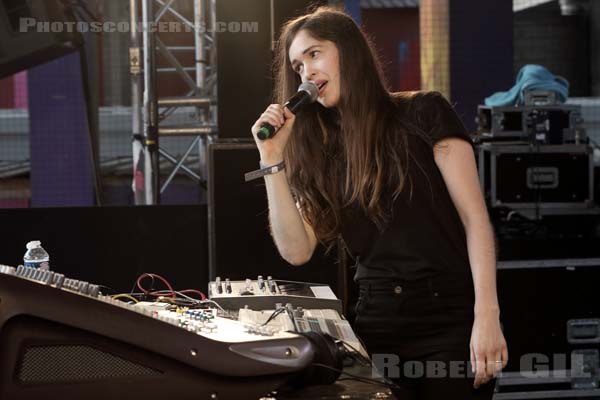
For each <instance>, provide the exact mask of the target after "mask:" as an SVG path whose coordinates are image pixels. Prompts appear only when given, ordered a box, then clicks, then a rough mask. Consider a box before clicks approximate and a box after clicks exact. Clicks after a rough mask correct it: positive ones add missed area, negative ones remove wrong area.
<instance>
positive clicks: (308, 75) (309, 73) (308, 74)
mask: <svg viewBox="0 0 600 400" xmlns="http://www.w3.org/2000/svg"><path fill="white" fill-rule="evenodd" d="M314 76H315V71H314V70H313V69H312V68H311V67H308V66H307V67H306V68H305V69H304V80H305V81H310V80H311V79H313V78H314Z"/></svg>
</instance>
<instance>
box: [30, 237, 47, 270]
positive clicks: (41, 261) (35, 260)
mask: <svg viewBox="0 0 600 400" xmlns="http://www.w3.org/2000/svg"><path fill="white" fill-rule="evenodd" d="M23 263H24V265H25V266H26V267H32V268H41V269H46V270H47V269H50V256H49V255H48V253H47V252H46V250H44V248H43V247H42V242H40V241H39V240H33V241H31V242H29V243H27V251H26V252H25V255H24V256H23Z"/></svg>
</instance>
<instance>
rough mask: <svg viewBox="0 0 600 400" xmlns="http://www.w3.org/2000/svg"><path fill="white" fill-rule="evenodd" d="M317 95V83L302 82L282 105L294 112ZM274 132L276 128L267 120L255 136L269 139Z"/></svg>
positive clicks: (313, 99) (312, 100)
mask: <svg viewBox="0 0 600 400" xmlns="http://www.w3.org/2000/svg"><path fill="white" fill-rule="evenodd" d="M317 97H319V88H318V87H317V85H315V84H314V83H312V82H304V83H302V84H300V86H299V87H298V92H297V93H296V94H295V95H293V96H292V97H291V98H290V99H289V100H288V101H286V102H285V104H284V105H283V106H284V107H287V108H288V110H290V111H291V112H292V114H295V113H296V111H298V110H299V109H300V108H301V107H302V106H304V105H305V104H309V103H312V102H314V101H315V100H316V99H317ZM276 133H277V130H276V129H275V127H273V125H271V124H269V123H268V122H265V123H264V124H262V126H261V127H260V130H259V131H258V133H257V134H256V136H257V137H258V138H259V139H260V140H266V139H271V138H272V137H273V136H275V134H276Z"/></svg>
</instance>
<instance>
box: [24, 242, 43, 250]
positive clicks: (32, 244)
mask: <svg viewBox="0 0 600 400" xmlns="http://www.w3.org/2000/svg"><path fill="white" fill-rule="evenodd" d="M41 245H42V242H40V241H39V240H32V241H31V242H29V243H27V246H26V247H27V250H31V249H35V248H37V247H40V246H41Z"/></svg>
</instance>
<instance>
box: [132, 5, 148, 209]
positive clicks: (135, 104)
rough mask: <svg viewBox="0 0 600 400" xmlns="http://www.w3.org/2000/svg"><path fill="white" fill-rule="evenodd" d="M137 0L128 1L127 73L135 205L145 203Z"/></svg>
mask: <svg viewBox="0 0 600 400" xmlns="http://www.w3.org/2000/svg"><path fill="white" fill-rule="evenodd" d="M138 2H139V0H130V1H129V10H130V14H131V15H130V21H131V29H130V37H129V40H130V47H129V73H130V74H131V116H132V119H131V123H132V151H133V182H132V185H131V186H132V190H133V193H134V202H135V204H136V205H141V204H145V197H146V196H145V185H144V180H143V174H144V164H145V162H144V159H145V158H144V144H143V142H144V138H143V135H142V124H143V121H142V90H143V82H142V75H141V48H140V47H141V34H140V31H139V30H138V22H139V21H138V15H139V7H138Z"/></svg>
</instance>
